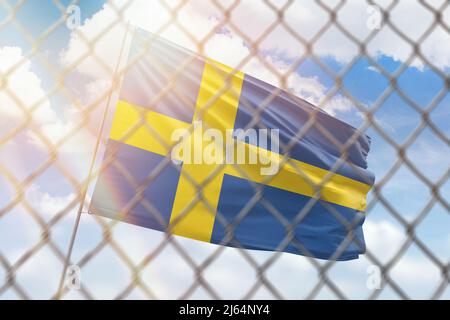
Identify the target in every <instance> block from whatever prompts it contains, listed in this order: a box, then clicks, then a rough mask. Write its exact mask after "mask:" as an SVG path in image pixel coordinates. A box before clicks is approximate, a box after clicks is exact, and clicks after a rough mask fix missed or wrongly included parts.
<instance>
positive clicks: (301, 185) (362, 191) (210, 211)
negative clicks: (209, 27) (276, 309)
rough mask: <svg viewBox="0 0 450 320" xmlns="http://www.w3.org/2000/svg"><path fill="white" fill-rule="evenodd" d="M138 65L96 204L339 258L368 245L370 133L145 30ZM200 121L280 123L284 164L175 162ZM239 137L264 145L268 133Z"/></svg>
mask: <svg viewBox="0 0 450 320" xmlns="http://www.w3.org/2000/svg"><path fill="white" fill-rule="evenodd" d="M128 65H129V69H128V70H127V72H126V73H125V75H124V78H123V83H122V87H121V92H120V97H119V100H118V102H117V107H116V111H115V115H114V120H113V123H112V128H111V131H110V135H109V141H108V144H107V147H106V152H105V159H104V169H103V170H102V172H101V174H100V175H99V177H98V180H97V183H96V187H95V190H94V193H93V197H92V201H91V205H90V212H92V213H94V214H97V215H102V216H105V217H109V218H113V219H120V220H122V221H126V222H129V223H133V224H136V225H139V226H143V227H147V228H151V229H156V230H161V231H170V232H172V233H173V234H175V235H180V236H184V237H189V238H192V239H197V240H201V241H205V242H211V243H215V244H222V245H227V246H234V247H241V248H247V249H258V250H271V251H284V252H290V253H295V254H301V255H307V256H312V257H316V258H321V259H333V260H349V259H355V258H357V257H358V255H359V254H361V253H364V251H365V243H364V237H363V232H362V224H363V221H364V210H365V207H366V195H367V193H368V192H369V190H370V188H371V185H372V184H373V182H374V176H373V175H372V173H370V172H369V171H368V170H367V163H366V156H367V154H368V152H369V145H370V138H369V137H367V136H366V135H363V134H361V133H359V132H358V131H357V130H356V129H355V128H353V127H351V126H349V125H347V124H345V123H343V122H341V121H339V120H337V119H335V118H333V117H331V116H330V115H328V114H326V113H325V112H322V111H320V110H318V109H317V108H316V107H314V106H312V105H311V104H309V103H307V102H306V101H304V100H301V99H299V98H297V97H295V96H292V95H291V94H289V93H287V92H284V91H282V90H279V89H277V88H275V87H273V86H271V85H269V84H267V83H264V82H262V81H260V80H258V79H255V78H253V77H251V76H249V75H246V74H244V73H242V72H238V71H235V70H234V69H232V68H229V67H227V66H225V65H222V64H220V63H218V62H215V61H212V60H210V59H205V58H202V57H200V56H198V55H195V54H193V53H192V52H189V51H188V50H186V49H184V48H181V47H179V46H177V45H175V44H173V43H170V42H168V41H166V40H164V39H162V38H160V37H157V36H155V35H151V34H147V33H145V32H143V31H137V32H136V33H135V34H134V35H133V40H132V44H131V49H130V54H129V59H128ZM255 119H257V121H255ZM197 120H201V121H202V122H203V123H204V124H205V125H206V126H207V127H208V128H215V129H217V130H219V131H220V132H223V133H224V134H226V133H225V132H226V131H227V130H238V129H246V130H247V129H249V128H255V129H258V128H261V126H263V127H265V128H269V129H277V130H279V131H278V132H279V140H280V144H281V145H283V146H285V148H284V150H281V151H280V152H279V153H276V154H272V156H273V157H272V159H275V161H278V163H279V165H280V167H279V170H278V172H277V173H275V174H273V175H272V176H264V175H262V174H261V171H260V169H261V164H254V165H253V164H239V165H236V164H228V163H223V164H203V163H201V164H198V163H187V162H182V163H180V164H178V165H175V164H174V163H172V161H171V159H170V154H171V150H172V148H173V147H174V142H173V141H172V135H173V133H174V131H175V130H178V129H183V128H184V129H187V130H189V129H190V128H192V127H193V123H194V122H195V121H197ZM191 130H192V129H191ZM191 132H192V131H191ZM241 144H242V145H244V147H245V148H247V149H248V150H250V152H254V153H257V154H258V153H261V152H262V151H264V150H263V149H264V147H263V146H261V145H259V142H258V143H256V144H254V143H253V144H252V143H251V142H246V141H241ZM193 148H194V147H193ZM282 149H283V148H282ZM343 150H345V152H344V153H343V152H342V151H343ZM265 151H267V150H265ZM341 159H345V161H342V160H341Z"/></svg>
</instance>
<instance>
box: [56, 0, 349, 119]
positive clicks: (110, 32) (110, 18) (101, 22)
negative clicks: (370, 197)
mask: <svg viewBox="0 0 450 320" xmlns="http://www.w3.org/2000/svg"><path fill="white" fill-rule="evenodd" d="M113 3H114V4H115V5H116V6H117V7H120V4H121V3H122V1H113ZM256 7H258V5H257V6H256ZM143 12H155V13H156V12H158V14H155V19H148V18H147V16H146V15H143ZM217 14H218V13H217V12H216V10H213V9H212V8H210V7H208V6H207V5H204V4H203V3H197V2H194V3H193V4H190V5H187V6H186V7H185V8H183V10H182V11H181V12H180V13H179V15H178V17H179V21H180V23H181V24H182V25H183V26H185V27H186V29H187V30H189V32H190V33H191V34H192V35H194V36H195V37H197V39H202V37H203V36H205V35H206V34H207V33H208V32H210V31H213V30H214V27H215V26H216V25H218V23H219V22H220V20H218V17H217ZM117 19H118V17H117V15H116V14H115V11H114V9H113V8H112V7H111V6H110V5H105V6H104V7H103V8H102V10H100V11H99V12H97V13H96V14H95V15H94V16H93V17H92V18H91V19H88V20H86V21H85V23H84V24H83V25H82V26H81V27H80V28H79V29H77V31H76V32H73V33H72V36H71V39H70V41H69V44H68V46H67V48H66V49H65V50H64V51H63V52H61V63H62V65H63V66H65V67H69V66H71V65H73V64H77V68H76V70H77V71H78V72H79V73H81V74H84V75H88V76H91V77H92V78H94V79H98V78H110V77H111V72H112V71H113V70H114V69H115V64H116V62H117V60H118V53H119V52H120V46H121V41H118V39H123V37H124V34H125V26H124V24H120V23H115V24H114V22H117ZM125 21H130V23H131V25H135V26H139V27H140V28H143V29H145V30H148V31H150V32H157V31H158V30H160V28H161V26H163V25H164V24H165V23H166V22H167V21H170V16H168V13H167V11H166V9H164V8H162V7H161V4H160V3H159V2H148V1H133V2H132V3H131V5H130V6H129V7H127V9H126V10H125V11H124V19H123V22H124V23H125ZM252 25H253V24H252ZM110 26H112V27H110ZM101 30H107V31H106V32H105V33H103V34H102V33H101ZM250 30H251V28H250ZM222 31H226V32H221V33H215V34H214V35H213V36H212V37H211V38H209V40H208V41H207V42H206V43H205V47H204V52H203V51H202V52H201V53H204V54H206V55H207V56H209V57H211V58H213V59H215V60H218V61H221V62H223V63H225V64H227V65H230V66H232V67H238V66H240V64H241V63H242V62H243V60H244V59H246V58H247V57H249V56H251V55H252V54H251V51H250V49H249V47H248V45H247V44H246V42H245V41H244V39H243V38H242V37H241V36H240V35H239V34H237V33H236V32H234V31H233V30H231V29H227V28H225V30H222ZM100 34H102V36H101V37H100V38H97V37H98V36H99V35H100ZM161 36H163V37H165V38H167V39H169V40H171V41H174V42H175V43H177V44H180V45H182V46H184V47H187V48H189V49H191V50H193V51H197V52H199V48H197V46H196V44H195V43H193V42H192V41H191V40H190V39H189V38H188V37H187V36H186V35H185V34H184V33H183V32H180V29H179V28H177V27H175V26H174V24H169V27H168V28H166V29H164V31H163V32H162V33H161ZM83 37H84V38H85V39H87V40H88V41H93V43H95V45H94V46H93V47H92V50H93V54H91V52H90V51H89V47H88V46H86V43H85V41H84V40H83ZM94 40H95V42H94ZM224 48H226V50H224ZM272 49H274V50H276V51H280V50H281V51H284V50H282V49H280V50H278V47H277V48H272ZM81 57H85V58H84V59H82V61H81V62H80V60H79V59H80V58H81ZM97 58H101V60H102V62H103V63H104V64H105V66H106V67H107V68H104V66H102V65H100V64H99V60H98V59H97ZM261 59H265V61H266V64H268V65H270V66H271V68H272V69H273V70H274V71H275V72H277V73H278V74H280V75H284V74H285V73H287V72H290V70H289V64H288V63H286V62H285V61H284V60H282V59H280V58H278V55H277V54H270V55H266V56H262V57H261ZM240 67H241V69H242V70H243V71H244V72H246V73H248V74H250V75H253V76H255V77H257V78H259V79H262V80H264V81H266V82H268V83H271V84H273V85H276V86H281V85H282V84H281V83H280V81H279V75H277V74H276V73H274V72H273V71H272V70H271V69H270V68H267V67H266V66H265V65H264V63H262V62H261V60H259V59H258V58H256V57H252V58H251V59H250V60H249V61H248V62H247V63H246V64H245V65H243V66H240ZM287 89H289V90H290V91H291V92H293V93H294V94H296V95H298V96H300V97H302V98H304V99H305V100H307V101H309V102H311V103H313V104H319V103H322V102H323V100H324V99H325V95H326V92H327V88H326V87H325V86H324V85H323V84H321V83H320V82H319V80H318V79H317V78H315V77H302V76H300V75H299V74H298V73H296V72H293V73H292V74H290V75H289V77H288V81H287ZM323 104H324V105H323V106H324V109H325V110H327V111H328V112H330V113H331V114H336V112H338V111H340V112H347V111H350V110H351V109H352V107H351V106H352V103H351V102H350V101H349V100H348V99H346V98H344V97H342V96H340V95H337V96H336V97H333V98H331V100H330V101H327V102H326V103H323Z"/></svg>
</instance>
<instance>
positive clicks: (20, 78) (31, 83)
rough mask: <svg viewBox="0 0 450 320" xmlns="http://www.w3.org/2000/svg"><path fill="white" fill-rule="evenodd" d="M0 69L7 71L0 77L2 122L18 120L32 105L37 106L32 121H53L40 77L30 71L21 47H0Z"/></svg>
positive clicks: (35, 122)
mask: <svg viewBox="0 0 450 320" xmlns="http://www.w3.org/2000/svg"><path fill="white" fill-rule="evenodd" d="M16 66H18V67H16ZM0 73H1V74H6V73H7V77H2V81H5V83H4V87H2V88H0V105H1V106H2V108H1V111H0V112H1V115H2V117H1V124H2V125H7V124H8V122H10V121H14V122H15V123H18V121H19V120H21V119H25V115H26V111H27V110H29V109H30V108H32V107H37V109H36V111H35V112H34V113H33V114H32V119H33V123H34V124H37V125H42V124H47V123H51V122H53V121H56V119H57V115H56V113H55V112H54V111H53V110H52V109H51V108H50V103H49V101H48V99H46V98H45V91H44V89H43V88H42V86H41V80H40V78H39V77H38V76H37V75H36V74H35V73H34V72H33V71H31V62H30V60H28V59H26V58H25V57H24V56H23V54H22V50H21V49H20V48H18V47H3V48H0ZM38 103H39V104H38ZM23 109H25V112H24V111H22V110H23Z"/></svg>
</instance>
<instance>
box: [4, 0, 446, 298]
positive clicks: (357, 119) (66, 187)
mask: <svg viewBox="0 0 450 320" xmlns="http://www.w3.org/2000/svg"><path fill="white" fill-rule="evenodd" d="M7 2H8V3H9V4H10V5H14V4H15V3H17V1H12V0H11V1H7ZM69 2H70V1H61V3H63V4H64V5H68V4H69ZM79 6H80V8H81V15H82V17H81V21H82V24H87V21H86V20H87V19H88V20H89V19H91V18H92V17H93V16H94V15H95V14H98V13H101V11H102V10H104V7H103V6H104V1H97V0H95V1H88V0H82V1H80V2H79ZM199 11H200V10H199ZM60 15H61V12H60V11H59V10H58V9H57V8H56V7H55V6H54V4H53V1H50V0H45V1H44V0H42V1H39V3H38V2H37V1H29V2H27V3H26V4H25V5H24V6H23V7H21V9H20V10H19V11H18V14H17V15H16V21H17V22H20V23H21V24H22V25H23V26H24V27H25V28H26V29H27V30H28V32H30V34H31V35H32V36H33V37H38V36H39V35H40V34H41V33H42V32H44V31H45V30H46V29H47V28H48V27H49V26H51V25H52V23H54V22H55V21H56V20H57V19H59V18H60ZM6 16H7V10H6V9H5V7H4V6H0V21H3V19H5V17H6ZM70 41H71V31H70V30H69V29H68V28H66V26H65V25H64V24H63V25H61V26H60V27H58V28H57V29H56V30H55V31H54V32H53V33H51V35H50V36H49V37H48V38H46V39H45V41H44V42H43V43H42V45H41V46H40V47H39V49H38V53H37V54H38V55H42V56H43V57H46V58H47V59H48V61H51V63H52V64H53V65H54V67H55V68H56V70H62V69H63V68H64V65H63V62H61V55H62V53H63V52H64V50H67V48H68V46H69V43H70ZM4 47H18V48H20V49H21V50H22V55H23V56H27V54H28V53H29V52H30V50H32V47H31V46H30V44H29V43H28V42H27V41H26V39H25V38H24V37H23V35H22V33H20V32H19V31H18V30H17V28H15V27H14V26H13V25H11V24H8V25H6V26H4V27H3V28H1V29H0V48H4ZM280 47H281V48H282V44H276V46H274V47H268V48H264V52H265V53H266V54H267V56H270V57H274V58H275V59H277V61H279V62H280V63H284V64H286V65H289V64H291V63H292V62H293V61H294V60H295V54H294V55H292V54H286V52H289V50H291V49H290V48H286V49H285V50H286V52H285V53H282V54H280V52H283V51H282V50H281V51H280V50H279V48H280ZM232 49H233V48H231V49H230V52H228V54H229V55H233V51H232ZM111 50H114V48H111ZM383 50H384V48H381V49H380V50H379V53H378V54H377V55H375V56H374V58H375V59H376V61H377V62H378V63H379V65H380V66H381V67H382V68H384V69H385V70H386V71H387V72H389V73H392V72H395V70H397V69H398V68H399V67H400V66H401V65H402V63H403V61H402V59H401V58H398V57H396V56H394V55H392V54H390V52H391V51H390V49H386V50H384V51H383ZM330 52H333V49H332V48H331V49H330ZM383 52H384V54H383ZM236 54H237V53H236ZM430 54H431V56H433V53H430ZM320 59H321V61H322V62H323V63H324V64H325V65H327V66H328V67H329V68H330V69H331V70H333V71H335V72H340V71H341V70H342V69H343V68H344V67H345V66H346V64H347V62H348V61H345V58H342V57H339V56H333V54H323V55H320ZM440 70H442V72H443V73H445V74H446V75H447V80H448V75H449V67H448V66H445V65H444V66H440ZM30 71H31V72H32V73H34V74H35V75H36V76H37V77H39V79H40V80H41V81H42V82H41V87H42V90H43V91H48V90H50V88H52V86H53V85H54V81H55V80H54V78H52V76H51V75H50V74H49V72H48V70H47V68H46V67H45V66H43V65H42V63H41V62H40V61H39V59H37V58H36V56H34V57H32V58H31V59H30ZM297 74H298V75H299V76H300V77H302V78H312V79H315V80H316V81H317V82H318V83H320V84H321V85H322V86H324V87H325V88H326V90H329V89H331V88H332V86H333V85H334V79H333V78H332V77H330V76H329V75H328V74H327V73H326V72H325V71H324V70H323V69H322V68H321V67H320V66H319V65H318V64H316V63H315V62H314V61H313V60H312V59H306V60H305V61H304V62H303V63H302V64H301V65H300V66H299V67H298V69H297ZM80 79H83V80H86V81H88V80H89V79H90V80H93V78H92V75H89V74H87V73H86V72H84V71H77V70H75V71H74V72H73V74H72V75H70V76H69V80H68V88H69V89H70V90H73V91H75V92H76V95H81V96H82V95H83V94H87V91H86V90H87V89H86V88H85V87H81V86H79V87H77V83H79V82H80ZM397 83H398V87H399V88H400V89H401V90H402V91H403V92H404V94H405V95H407V96H408V97H410V98H411V99H412V100H413V101H415V102H416V103H417V104H418V106H419V107H420V108H421V109H425V108H426V107H427V106H428V105H429V104H430V103H431V102H432V101H433V99H434V98H435V97H436V95H437V94H438V93H439V92H440V90H442V88H443V86H444V82H443V80H442V79H441V78H440V77H439V76H438V75H437V73H436V72H434V71H433V70H432V69H430V68H429V67H427V66H424V67H416V66H413V67H408V68H407V69H406V71H405V72H403V73H402V74H401V76H400V77H399V78H398V79H397ZM343 85H344V87H345V89H346V90H347V92H348V93H350V94H351V95H352V96H353V97H354V98H355V99H357V100H358V101H360V102H361V103H362V104H363V105H365V106H366V107H368V108H371V107H372V106H373V104H374V103H375V102H376V101H377V99H378V98H379V96H380V95H381V94H382V93H383V92H384V91H385V90H386V89H388V88H389V86H390V83H389V80H388V79H386V77H385V76H384V75H382V74H381V73H379V72H376V71H374V70H373V68H371V65H370V63H369V62H368V60H367V59H365V58H360V59H359V60H358V61H357V63H356V64H355V65H354V66H353V67H352V68H351V69H350V70H349V72H348V73H347V74H346V75H345V76H344V78H343ZM80 99H81V100H83V97H81V98H80ZM68 103H69V101H67V98H65V97H64V96H63V95H62V94H61V93H59V92H58V93H57V94H55V95H54V96H53V97H51V98H50V99H49V105H50V108H51V109H53V110H54V111H55V113H56V114H57V115H58V116H60V117H66V118H65V119H64V120H65V121H70V119H68V118H67V115H64V112H65V110H64V109H63V108H64V107H63V106H65V105H67V104H68ZM334 113H335V115H336V116H337V117H338V118H340V119H342V120H344V121H346V122H348V123H350V124H352V125H353V126H356V127H359V126H361V124H362V122H363V120H364V117H362V116H361V114H360V113H359V112H358V110H357V109H355V108H350V109H349V110H346V109H337V110H335V111H334ZM374 117H375V121H376V122H377V123H378V124H379V126H380V128H381V129H382V130H384V132H385V133H386V134H387V135H388V137H389V138H390V139H392V140H393V141H395V142H396V143H397V144H400V145H401V144H403V143H404V142H405V140H406V139H407V138H408V137H409V136H410V134H412V132H413V131H414V130H415V129H416V128H417V127H418V126H419V125H420V123H421V121H422V120H421V114H420V113H418V112H417V111H415V110H414V109H413V108H412V106H410V105H408V103H407V102H406V101H404V100H403V99H402V98H401V97H400V96H399V95H398V94H397V93H393V94H391V95H390V96H389V98H388V99H387V100H386V101H385V102H384V103H383V104H382V105H381V107H380V108H379V109H378V110H377V111H376V112H375V114H374ZM95 119H96V117H95V116H94V117H92V119H91V125H93V127H95ZM449 119H450V94H448V93H446V95H445V97H444V98H443V99H442V100H441V101H440V102H439V103H438V105H437V107H436V108H435V109H434V110H433V112H431V114H430V121H432V123H433V124H434V125H435V126H436V128H438V129H439V130H440V131H441V132H442V133H443V134H444V135H445V137H446V141H442V140H441V139H439V137H437V136H436V134H435V133H433V132H432V130H431V129H430V128H428V127H426V128H425V129H424V130H423V131H422V132H421V133H420V135H419V136H418V138H417V139H416V140H415V141H414V143H413V144H412V145H411V146H410V147H409V148H408V149H407V151H406V155H407V156H408V158H409V159H410V160H411V162H412V163H413V164H414V165H416V166H417V169H418V170H419V171H420V172H421V173H422V174H423V175H424V176H425V177H427V178H428V179H430V181H432V182H436V181H437V180H438V179H439V178H440V177H441V176H442V175H443V174H444V173H446V172H447V171H448V170H449V166H450V157H449V155H450V147H449V144H448V140H449V137H450V126H449ZM367 133H368V135H369V136H371V138H372V148H371V152H370V154H369V158H368V160H369V168H370V170H372V171H373V172H374V173H375V176H376V179H377V181H380V180H381V178H382V177H383V176H384V175H385V174H386V173H387V172H388V170H389V169H390V168H391V167H392V165H393V164H394V163H395V161H397V159H398V156H397V154H396V151H395V149H394V148H393V147H392V146H391V145H390V144H389V143H388V142H387V141H386V140H385V139H384V138H383V137H382V136H381V135H380V134H379V133H378V132H377V131H376V130H375V129H373V128H369V129H368V130H367ZM24 141H26V138H25V137H24V136H21V137H18V138H16V142H17V143H24ZM0 150H1V149H0ZM11 150H14V153H15V155H16V157H15V158H14V157H13V156H11V154H12V153H13V151H11ZM91 150H92V148H90V147H86V146H85V148H84V149H83V151H82V152H80V153H79V154H76V156H74V158H76V159H77V160H76V161H79V162H77V164H76V165H74V167H76V168H77V170H79V171H74V175H75V176H77V178H79V179H80V178H81V177H83V176H85V174H86V173H87V166H88V159H89V157H90V151H91ZM6 153H9V154H8V157H7V156H6ZM0 156H1V158H0V164H2V165H4V166H6V167H7V168H10V169H11V171H12V172H13V173H14V174H17V175H19V176H20V178H21V179H23V178H25V176H26V175H27V174H29V173H31V172H32V171H33V170H35V168H37V167H38V166H39V164H40V163H42V161H44V160H45V159H46V158H47V155H46V154H45V152H42V151H39V150H37V149H36V148H35V147H30V149H27V150H25V149H20V147H18V146H13V145H10V146H8V147H7V148H4V149H3V151H0ZM67 158H70V155H63V156H62V159H63V160H65V159H67ZM11 159H16V160H17V163H15V164H11ZM80 159H81V160H80ZM83 159H84V160H83ZM69 161H70V160H69ZM5 181H6V180H5V179H4V178H2V179H0V190H1V191H2V193H3V192H4V193H5V194H9V195H10V196H7V197H6V198H3V199H1V200H0V206H4V205H5V204H6V203H8V202H9V201H8V200H11V195H12V194H13V192H11V188H10V187H9V186H8V183H7V182H5ZM35 183H36V185H38V186H39V188H40V189H39V190H40V192H41V193H46V194H48V195H49V196H50V197H55V198H57V199H59V200H61V201H63V199H65V197H68V198H70V195H71V194H72V193H73V188H72V187H71V185H70V184H69V183H68V182H67V181H66V179H64V178H63V175H62V174H61V172H60V171H59V170H58V169H57V168H50V169H49V170H46V171H45V173H43V174H42V175H41V176H40V177H38V178H37V179H36V180H35ZM381 193H382V195H383V196H384V197H385V199H386V200H387V201H389V203H390V204H391V205H392V206H393V207H394V208H395V209H396V210H398V212H399V213H400V214H401V215H402V216H403V217H405V218H406V219H408V220H411V219H414V217H416V216H417V214H418V213H419V212H420V211H421V209H422V208H423V207H424V206H425V204H426V203H427V201H428V200H429V198H430V191H429V188H428V187H427V186H426V185H425V184H424V183H423V182H421V181H420V179H419V178H417V177H416V176H415V174H414V173H413V172H412V171H411V170H410V169H409V168H407V167H406V166H404V165H403V166H402V167H401V168H400V169H399V170H397V171H396V172H395V173H394V175H393V177H392V179H391V180H390V181H389V182H388V183H387V184H386V185H385V186H383V188H382V191H381ZM440 193H441V195H442V197H443V198H444V199H447V200H446V201H447V203H448V199H450V182H448V181H447V182H445V183H444V185H443V186H442V187H441V188H440ZM370 198H372V196H370ZM19 211H20V209H18V208H16V209H14V210H13V211H12V212H19ZM10 214H11V213H10ZM17 214H18V215H19V213H17ZM24 219H25V218H24ZM73 219H74V216H68V217H66V218H65V219H64V220H63V222H61V225H60V226H61V230H65V232H64V231H61V232H59V233H56V234H55V235H54V236H55V239H56V240H57V241H56V242H58V245H59V246H60V247H61V248H62V249H64V248H65V246H66V244H67V241H68V238H69V236H68V232H69V230H70V229H69V228H70V224H71V223H72V221H73ZM2 220H3V221H2ZM7 221H9V220H6V218H3V219H0V230H2V231H3V230H4V231H5V233H2V232H1V231H0V242H8V236H11V237H14V238H15V239H16V241H17V243H18V245H17V248H16V247H15V245H14V244H12V245H9V244H8V245H4V244H3V245H2V246H1V247H0V251H6V252H13V251H14V252H16V251H20V250H19V249H18V248H19V247H21V246H22V247H24V246H26V245H27V244H28V243H29V242H27V240H24V239H21V236H20V235H18V234H11V232H8V233H6V230H11V229H12V228H14V229H15V228H22V227H23V224H26V223H28V222H24V221H26V219H25V220H18V221H15V220H14V221H13V220H11V221H10V222H7ZM368 221H372V222H374V223H381V222H385V221H387V222H388V223H390V224H391V225H393V226H395V228H397V229H399V230H400V231H401V232H402V233H403V232H404V230H403V228H402V227H401V226H400V225H399V224H398V223H397V222H396V221H395V219H394V218H392V216H391V215H390V214H389V213H388V212H387V210H386V208H384V206H383V205H382V204H381V203H377V204H375V206H374V207H373V208H372V209H371V210H370V212H369V213H368ZM449 226H450V215H449V212H448V211H447V210H446V209H445V208H444V207H443V206H442V205H440V204H435V205H434V206H433V207H432V208H431V209H430V212H429V214H428V215H427V217H426V218H425V220H424V221H423V222H422V223H421V224H420V226H419V227H418V228H417V229H416V234H417V236H418V237H420V239H421V240H422V241H424V243H425V244H426V245H427V246H429V247H430V248H431V249H432V250H433V252H434V253H435V254H436V255H437V256H438V257H439V258H441V259H442V260H443V261H447V262H448V260H449V259H450V234H449V232H448V230H449ZM83 228H84V229H83ZM120 228H122V227H120ZM123 228H131V227H123ZM93 230H96V231H93ZM129 230H133V229H129ZM80 232H81V235H82V236H80V237H79V242H78V243H77V244H78V245H79V246H80V247H82V248H84V250H87V249H86V248H87V247H89V245H90V244H91V243H95V241H98V239H99V237H100V236H101V234H100V232H99V230H98V227H95V226H92V225H91V224H89V223H87V222H86V223H84V224H82V226H81V230H80ZM146 232H148V233H151V234H153V233H155V232H154V231H149V230H147V231H146ZM141 233H142V232H141ZM35 237H36V234H33V236H30V238H29V239H35ZM144 237H145V235H144ZM154 237H159V235H154ZM27 239H28V238H27ZM96 239H97V240H96ZM21 241H22V242H21ZM183 241H184V240H183ZM183 243H184V242H183ZM186 243H188V242H186ZM188 245H189V246H190V245H191V244H190V243H189V244H188ZM392 246H393V247H397V246H398V244H396V243H393V244H392ZM85 247H86V248H85ZM16 249H17V250H16ZM368 249H369V250H370V249H371V248H370V247H369V248H368ZM80 250H81V252H76V253H75V257H78V256H81V254H82V252H83V249H80ZM418 257H420V258H418ZM409 258H411V259H413V260H414V259H423V255H422V254H421V253H419V252H418V251H417V249H415V248H414V246H413V247H412V248H411V250H409V251H408V253H407V259H409ZM105 259H106V258H105ZM289 259H290V258H289ZM299 259H302V258H299ZM414 261H416V260H414ZM339 268H340V267H337V268H336V269H337V270H338V271H336V279H339V277H340V273H339ZM118 272H119V271H118ZM344 273H345V272H344ZM360 276H361V277H362V279H364V277H363V276H364V274H360ZM88 277H89V276H88ZM345 277H346V276H343V278H345ZM104 280H105V281H107V279H104ZM27 281H29V282H30V286H33V285H32V284H31V282H32V281H31V280H27ZM280 281H282V280H280ZM362 281H365V280H362ZM282 282H283V281H282ZM27 283H28V282H27ZM405 286H408V284H405ZM414 286H415V287H414V289H415V290H417V291H420V288H419V287H418V286H417V285H414ZM168 287H170V285H168Z"/></svg>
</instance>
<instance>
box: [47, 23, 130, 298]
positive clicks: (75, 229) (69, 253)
mask: <svg viewBox="0 0 450 320" xmlns="http://www.w3.org/2000/svg"><path fill="white" fill-rule="evenodd" d="M129 26H130V22H128V23H127V26H126V31H125V35H124V37H123V40H122V44H121V48H120V52H119V57H118V59H117V62H116V66H115V69H114V74H113V81H112V83H111V89H110V90H109V93H108V98H107V102H106V106H105V110H104V112H103V118H102V122H101V124H100V129H99V131H98V136H97V141H96V143H95V147H94V153H93V154H92V158H91V163H90V166H89V172H88V176H87V179H86V182H85V184H84V187H83V189H82V197H81V200H80V205H79V207H78V212H77V217H76V219H75V223H74V225H73V229H72V235H71V238H70V243H69V249H68V251H67V255H66V258H65V260H64V267H63V271H62V274H61V278H60V281H59V286H58V291H57V293H56V296H55V299H56V300H59V299H60V298H61V295H62V291H63V288H64V279H65V277H66V272H67V268H68V266H69V263H70V259H71V256H72V251H73V247H74V244H75V239H76V236H77V232H78V227H79V225H80V220H81V214H82V212H83V206H84V201H85V199H86V196H87V192H88V188H89V183H90V182H91V179H92V171H93V169H94V164H95V160H96V159H97V153H98V149H99V147H100V142H101V139H102V135H103V130H104V127H105V123H106V117H107V115H108V113H109V108H110V103H111V96H112V93H113V91H114V87H115V86H116V75H117V72H118V70H119V64H120V61H121V60H122V54H123V50H124V47H125V40H126V38H127V35H128V30H129Z"/></svg>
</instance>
